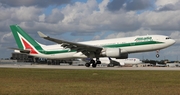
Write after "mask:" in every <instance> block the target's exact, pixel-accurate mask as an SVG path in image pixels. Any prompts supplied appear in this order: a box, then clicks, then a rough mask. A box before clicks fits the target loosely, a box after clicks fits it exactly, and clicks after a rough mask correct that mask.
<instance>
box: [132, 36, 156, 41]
mask: <svg viewBox="0 0 180 95" xmlns="http://www.w3.org/2000/svg"><path fill="white" fill-rule="evenodd" d="M152 40H153V39H152V37H138V38H136V39H135V41H152Z"/></svg>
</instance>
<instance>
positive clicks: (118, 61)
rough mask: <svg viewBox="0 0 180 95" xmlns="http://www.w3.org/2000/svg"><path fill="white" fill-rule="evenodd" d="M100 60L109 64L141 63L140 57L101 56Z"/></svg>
mask: <svg viewBox="0 0 180 95" xmlns="http://www.w3.org/2000/svg"><path fill="white" fill-rule="evenodd" d="M99 60H101V63H104V64H109V65H111V66H114V65H115V64H116V65H120V66H124V65H137V64H141V63H143V62H142V61H141V60H140V59H138V58H127V59H116V58H110V57H108V58H107V57H101V58H99Z"/></svg>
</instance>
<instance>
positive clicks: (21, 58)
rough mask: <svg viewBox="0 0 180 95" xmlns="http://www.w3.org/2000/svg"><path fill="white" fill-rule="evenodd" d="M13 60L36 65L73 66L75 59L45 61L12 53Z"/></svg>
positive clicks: (23, 54)
mask: <svg viewBox="0 0 180 95" xmlns="http://www.w3.org/2000/svg"><path fill="white" fill-rule="evenodd" d="M10 59H11V60H17V62H31V63H34V64H48V65H60V63H68V64H72V61H73V59H69V60H57V59H44V58H38V57H34V56H29V55H27V54H25V53H15V52H13V53H12V57H11V58H10Z"/></svg>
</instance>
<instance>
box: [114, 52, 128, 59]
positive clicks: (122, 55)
mask: <svg viewBox="0 0 180 95" xmlns="http://www.w3.org/2000/svg"><path fill="white" fill-rule="evenodd" d="M127 58H128V54H127V53H123V54H121V56H120V57H116V59H127Z"/></svg>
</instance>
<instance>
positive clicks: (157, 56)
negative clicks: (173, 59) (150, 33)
mask: <svg viewBox="0 0 180 95" xmlns="http://www.w3.org/2000/svg"><path fill="white" fill-rule="evenodd" d="M156 53H157V54H156V58H159V56H160V55H159V50H156Z"/></svg>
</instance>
